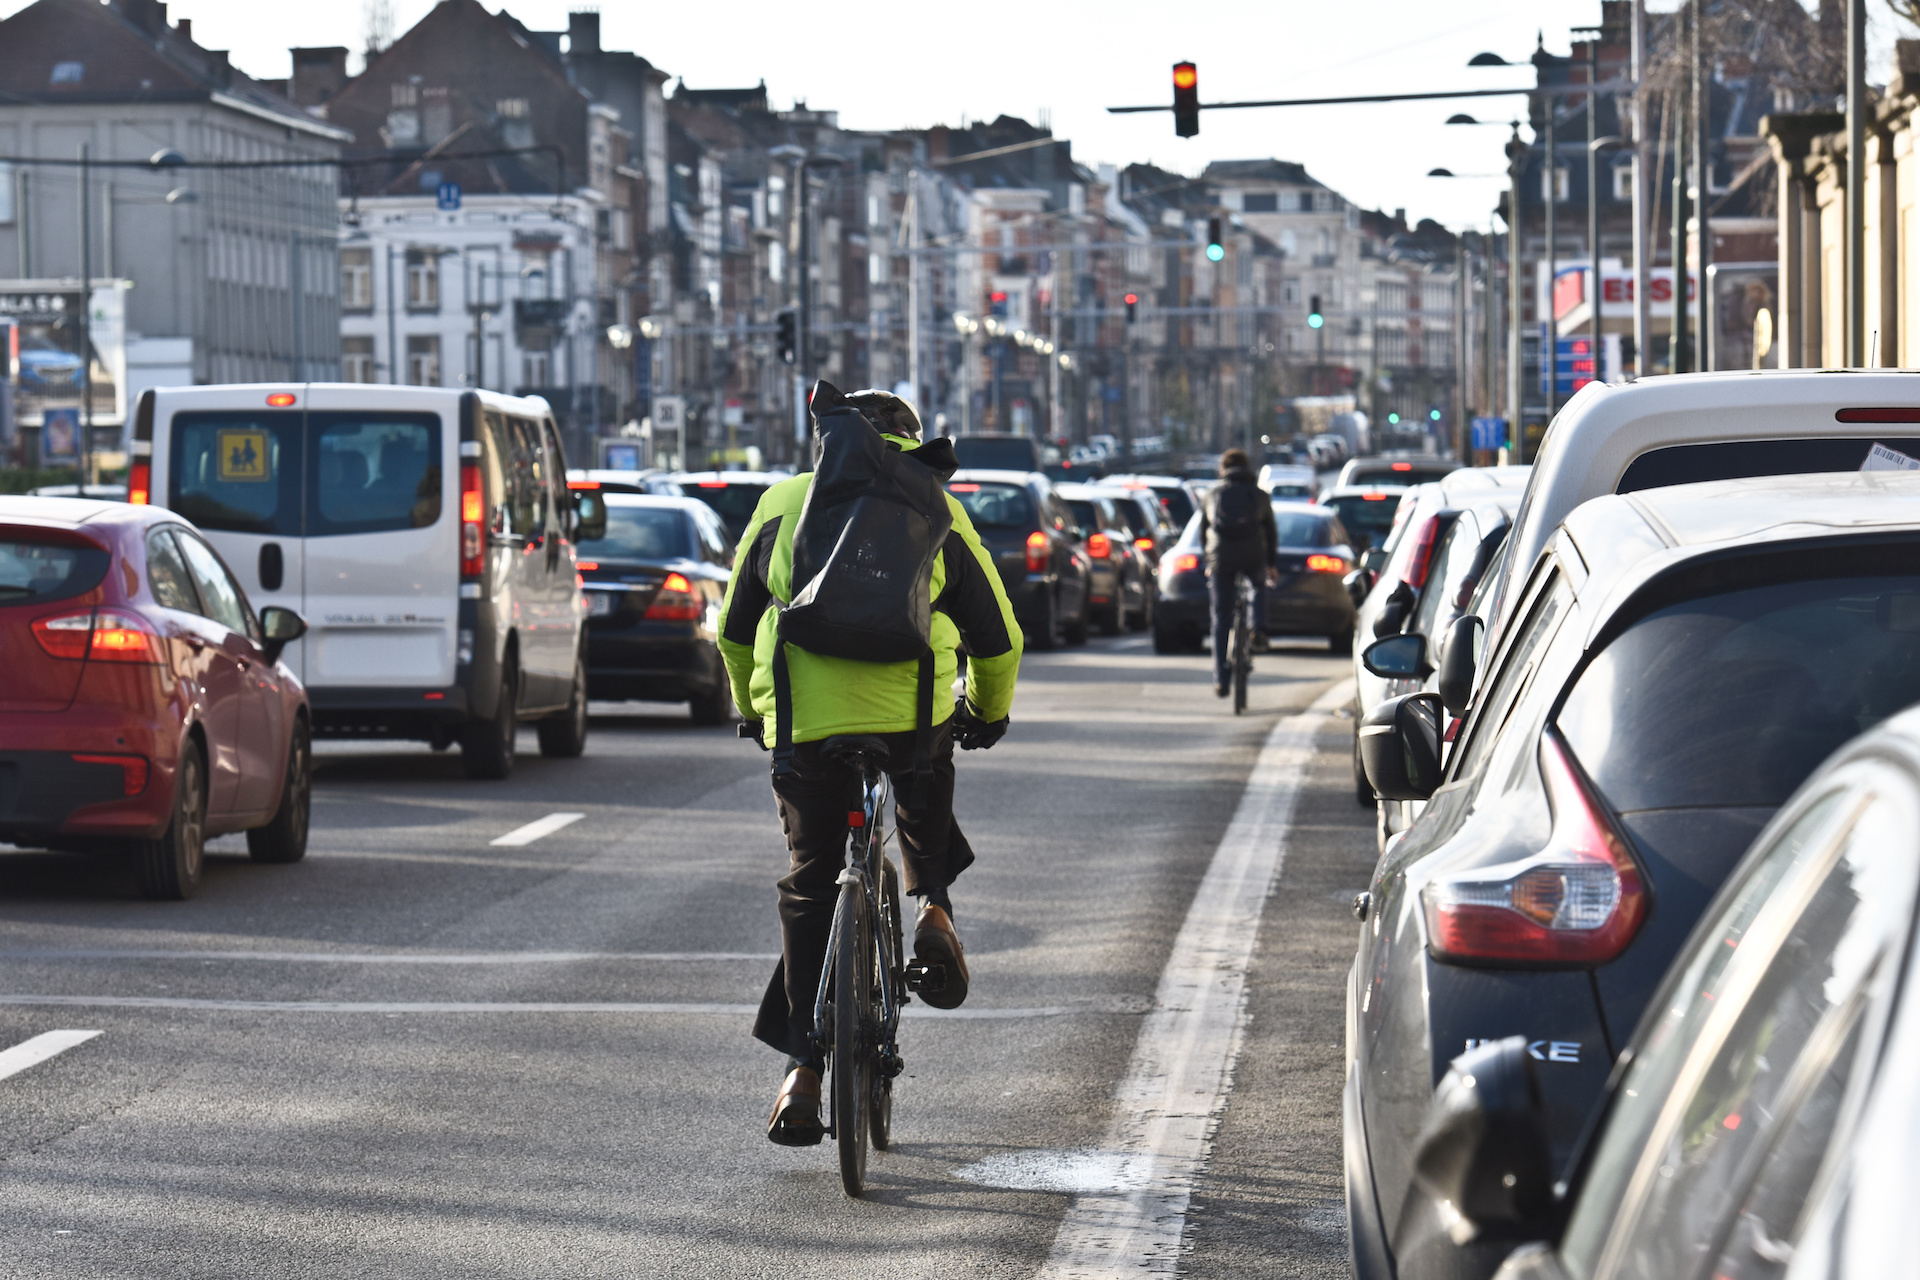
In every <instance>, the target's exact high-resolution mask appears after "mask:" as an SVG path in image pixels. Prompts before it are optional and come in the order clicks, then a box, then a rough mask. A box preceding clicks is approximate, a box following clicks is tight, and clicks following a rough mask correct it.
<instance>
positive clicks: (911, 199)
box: [907, 168, 925, 413]
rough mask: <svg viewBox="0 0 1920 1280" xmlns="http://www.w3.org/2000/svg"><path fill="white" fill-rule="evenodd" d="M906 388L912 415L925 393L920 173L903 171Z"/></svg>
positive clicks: (923, 401) (921, 402)
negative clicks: (910, 396)
mask: <svg viewBox="0 0 1920 1280" xmlns="http://www.w3.org/2000/svg"><path fill="white" fill-rule="evenodd" d="M907 254H908V256H907V385H909V386H911V387H912V388H913V411H914V412H915V413H918V412H920V407H921V405H922V404H924V403H925V393H924V392H923V390H922V389H921V386H920V266H921V264H920V256H921V255H920V170H919V169H918V168H909V169H908V170H907Z"/></svg>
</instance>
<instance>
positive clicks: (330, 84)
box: [287, 45, 347, 107]
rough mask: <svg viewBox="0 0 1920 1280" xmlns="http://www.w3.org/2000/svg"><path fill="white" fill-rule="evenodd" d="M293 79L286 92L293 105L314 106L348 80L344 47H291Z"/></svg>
mask: <svg viewBox="0 0 1920 1280" xmlns="http://www.w3.org/2000/svg"><path fill="white" fill-rule="evenodd" d="M292 53H293V79H292V80H291V81H289V82H288V85H287V96H288V97H290V98H292V99H293V101H294V103H295V105H297V106H302V107H317V106H319V105H320V104H321V103H323V102H325V101H326V100H327V99H328V98H331V97H332V96H333V95H334V94H335V93H337V92H339V89H340V86H341V85H343V84H345V83H346V82H347V51H346V49H345V48H344V47H343V46H340V45H332V46H328V47H325V48H318V49H294V50H292Z"/></svg>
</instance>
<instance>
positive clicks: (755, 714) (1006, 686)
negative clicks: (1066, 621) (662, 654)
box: [720, 435, 1021, 745]
mask: <svg viewBox="0 0 1920 1280" xmlns="http://www.w3.org/2000/svg"><path fill="white" fill-rule="evenodd" d="M883 438H884V439H885V440H886V441H887V442H888V443H889V444H891V445H894V446H895V447H897V448H900V449H903V450H905V451H906V452H908V453H912V452H913V451H914V450H916V449H917V448H919V447H920V442H918V441H915V440H910V439H905V438H902V437H900V436H891V435H889V436H885V437H883ZM951 465H952V464H951V462H949V463H948V466H951ZM812 484H813V474H812V473H811V472H808V473H806V474H803V475H797V476H795V477H793V478H792V479H791V480H782V481H781V482H780V483H779V484H776V485H773V486H771V487H769V488H768V489H767V491H766V493H764V494H762V495H761V498H760V504H759V505H758V506H756V507H755V508H754V511H753V519H752V521H751V522H749V523H748V525H747V529H746V532H745V533H743V534H741V535H740V546H739V548H738V549H737V550H736V551H735V552H734V558H733V579H732V581H730V582H728V583H727V599H726V603H725V604H724V605H723V606H722V607H721V612H720V653H721V656H722V657H724V658H725V659H726V662H727V673H728V675H729V676H731V677H732V680H733V701H734V705H735V706H737V707H739V708H740V714H741V715H743V716H745V717H746V718H747V719H749V720H759V721H762V722H763V723H764V725H765V728H764V729H763V730H762V734H763V737H764V739H765V741H766V742H767V743H768V744H769V745H771V744H772V743H773V742H774V740H775V736H776V733H777V725H776V722H775V715H774V697H773V646H774V641H775V640H776V639H777V635H776V632H775V629H774V624H775V620H776V619H777V618H778V616H779V611H778V610H777V609H776V608H775V607H774V601H776V600H791V599H792V598H793V532H794V528H795V526H796V525H798V524H799V522H800V508H801V507H802V505H804V504H805V502H806V500H807V491H808V489H809V488H810V487H811V486H812ZM947 508H948V510H949V511H951V512H952V514H953V531H952V532H951V533H949V534H948V535H947V541H946V544H945V546H944V547H943V548H942V549H941V554H940V558H939V559H938V560H936V561H934V565H933V599H934V602H935V607H934V611H933V628H932V630H933V634H932V645H933V659H934V689H935V690H936V691H938V690H942V689H948V688H951V687H952V685H953V681H954V676H955V674H956V673H957V671H958V669H959V663H958V661H957V659H956V656H955V655H956V654H957V652H958V651H959V649H960V647H961V645H962V643H963V642H964V644H965V646H966V650H967V702H968V703H969V705H970V706H971V708H972V710H973V712H974V714H976V715H977V716H979V717H980V718H981V719H982V720H999V719H1001V718H1003V717H1004V716H1005V715H1006V714H1007V712H1008V709H1009V708H1011V707H1012V705H1013V684H1014V680H1015V678H1016V677H1017V676H1018V674H1019V671H1020V648H1021V644H1020V627H1019V624H1017V623H1016V622H1015V621H1014V620H1013V606H1012V605H1011V604H1009V603H1008V601H1007V593H1006V590H1005V588H1003V587H1002V586H1001V585H1000V574H999V571H998V570H996V569H995V568H994V567H993V560H992V558H991V557H989V556H988V554H987V552H986V549H985V548H984V547H982V546H981V545H980V535H979V534H977V533H975V532H974V529H973V522H972V521H971V520H969V519H968V518H967V513H966V510H965V509H964V508H963V507H961V505H960V503H959V502H958V501H957V500H955V498H954V497H953V495H952V494H948V495H947ZM787 671H788V674H789V678H790V679H791V680H792V684H793V741H795V742H812V741H815V740H817V739H820V738H830V737H832V736H834V735H835V734H842V733H848V734H852V733H904V732H909V731H911V730H913V729H914V728H916V727H917V725H916V723H915V720H916V717H915V709H916V707H917V705H918V702H917V694H918V691H919V683H920V664H919V663H917V662H861V661H858V660H856V659H851V658H830V657H823V656H822V655H820V654H816V653H808V652H807V651H806V650H804V649H802V648H801V647H800V646H798V645H796V644H793V643H791V642H789V643H788V645H787ZM952 714H953V707H952V705H951V704H950V703H949V701H948V700H947V699H946V698H943V697H939V696H937V693H936V696H935V698H934V700H933V722H934V723H935V724H936V725H938V724H944V723H945V722H946V721H947V719H948V718H949V717H950V716H952Z"/></svg>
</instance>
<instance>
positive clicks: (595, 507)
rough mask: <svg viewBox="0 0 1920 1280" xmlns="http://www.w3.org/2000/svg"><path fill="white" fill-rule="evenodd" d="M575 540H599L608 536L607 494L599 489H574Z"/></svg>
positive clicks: (572, 491)
mask: <svg viewBox="0 0 1920 1280" xmlns="http://www.w3.org/2000/svg"><path fill="white" fill-rule="evenodd" d="M569 492H571V493H572V494H573V540H574V541H575V542H597V541H599V540H600V539H601V538H604V537H606V536H607V496H606V494H605V492H603V491H602V490H599V489H573V490H570V491H569Z"/></svg>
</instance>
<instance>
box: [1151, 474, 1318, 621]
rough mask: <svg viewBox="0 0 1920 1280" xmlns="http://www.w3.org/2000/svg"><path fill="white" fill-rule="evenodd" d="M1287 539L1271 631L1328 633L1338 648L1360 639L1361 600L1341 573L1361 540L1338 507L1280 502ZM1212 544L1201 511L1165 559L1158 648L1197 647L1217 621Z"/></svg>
mask: <svg viewBox="0 0 1920 1280" xmlns="http://www.w3.org/2000/svg"><path fill="white" fill-rule="evenodd" d="M1273 518H1274V525H1275V531H1276V533H1277V534H1278V535H1279V539H1280V551H1279V560H1280V581H1279V584H1278V585H1277V586H1273V587H1269V588H1268V589H1267V634H1268V635H1272V636H1325V637H1326V638H1327V642H1328V644H1329V645H1330V646H1331V647H1332V649H1333V651H1334V652H1335V653H1346V652H1348V651H1349V649H1350V648H1351V647H1352V645H1353V600H1352V598H1351V597H1350V596H1348V595H1347V589H1346V588H1345V587H1344V586H1343V585H1341V580H1342V579H1343V578H1345V577H1346V575H1347V572H1348V571H1349V570H1350V569H1352V568H1353V547H1352V541H1351V539H1350V538H1349V537H1348V534H1347V531H1346V528H1345V527H1344V526H1343V525H1342V524H1341V523H1340V517H1339V515H1338V514H1336V513H1335V512H1334V511H1333V510H1331V509H1330V508H1327V507H1322V506H1319V505H1316V504H1314V503H1308V502H1276V503H1274V504H1273ZM1212 626H1213V623H1212V615H1211V605H1210V603H1209V596H1208V594H1207V569H1206V548H1205V546H1204V545H1203V544H1202V541H1201V537H1200V517H1199V516H1198V515H1197V514H1196V515H1195V516H1194V518H1193V519H1192V520H1190V521H1188V522H1187V530H1186V532H1185V533H1184V534H1182V535H1181V537H1180V542H1179V544H1178V545H1177V546H1175V547H1174V548H1173V549H1172V550H1171V551H1169V552H1168V553H1167V554H1166V556H1165V558H1164V559H1162V560H1161V562H1160V599H1159V602H1158V603H1157V605H1156V606H1155V613H1154V620H1153V649H1154V652H1155V653H1181V652H1191V651H1193V650H1195V649H1198V648H1200V647H1201V646H1202V645H1204V644H1205V643H1206V641H1207V636H1208V634H1209V633H1210V631H1211V629H1212Z"/></svg>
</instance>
